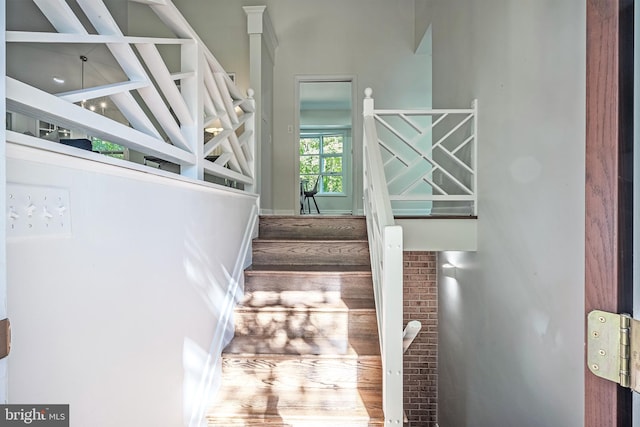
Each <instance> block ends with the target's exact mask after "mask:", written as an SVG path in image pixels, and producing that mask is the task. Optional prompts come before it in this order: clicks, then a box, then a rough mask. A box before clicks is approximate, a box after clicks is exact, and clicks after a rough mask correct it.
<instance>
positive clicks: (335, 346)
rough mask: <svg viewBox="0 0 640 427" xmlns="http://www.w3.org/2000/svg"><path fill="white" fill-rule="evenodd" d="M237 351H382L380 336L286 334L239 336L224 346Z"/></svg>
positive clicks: (331, 352) (356, 353) (373, 353)
mask: <svg viewBox="0 0 640 427" xmlns="http://www.w3.org/2000/svg"><path fill="white" fill-rule="evenodd" d="M229 353H235V354H243V355H255V354H261V355H262V354H282V355H296V356H298V355H302V354H308V355H339V356H343V355H350V356H354V357H356V356H363V355H368V356H375V355H379V354H380V346H379V344H378V339H377V338H376V339H371V338H360V337H351V338H349V339H344V338H341V337H336V338H327V337H311V338H304V337H302V338H298V337H296V338H289V337H287V336H286V334H281V335H279V336H276V337H268V336H266V337H265V336H256V335H251V336H249V335H240V336H236V337H234V338H233V339H232V340H231V342H230V343H229V345H228V346H227V347H226V348H225V349H224V351H223V355H226V354H229Z"/></svg>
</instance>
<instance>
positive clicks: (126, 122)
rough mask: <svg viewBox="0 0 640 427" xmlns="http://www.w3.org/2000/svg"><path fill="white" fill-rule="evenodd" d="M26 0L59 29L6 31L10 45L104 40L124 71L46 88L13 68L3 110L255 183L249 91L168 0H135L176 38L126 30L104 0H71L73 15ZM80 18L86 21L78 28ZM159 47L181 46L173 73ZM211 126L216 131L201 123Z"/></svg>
mask: <svg viewBox="0 0 640 427" xmlns="http://www.w3.org/2000/svg"><path fill="white" fill-rule="evenodd" d="M25 1H26V0H25ZM33 1H34V3H35V4H36V5H37V6H38V8H39V9H40V11H41V12H42V14H43V15H44V16H45V17H46V18H47V19H48V21H49V22H50V23H51V25H52V26H53V28H54V29H55V30H56V32H30V31H8V32H7V33H6V40H7V43H44V44H50V45H54V44H55V45H59V46H62V45H67V46H72V45H83V44H84V45H87V46H88V47H89V48H92V47H93V46H94V45H102V46H105V47H106V49H108V51H109V52H110V54H111V55H112V57H113V60H114V66H115V67H119V68H120V70H121V72H122V74H123V75H124V76H125V79H124V80H122V81H108V82H106V83H105V84H102V85H100V86H97V87H77V88H73V89H72V90H70V91H66V92H64V93H49V92H46V91H44V90H42V89H40V88H38V87H36V85H35V83H33V82H27V81H20V80H18V79H19V78H20V76H14V78H12V77H9V76H7V77H6V79H5V81H6V88H7V90H6V94H7V95H6V96H7V110H8V111H10V112H15V113H20V114H23V115H25V116H28V117H31V118H33V119H36V120H43V121H46V122H48V123H53V124H55V125H57V126H60V127H62V128H66V129H72V130H73V131H75V132H76V133H79V134H83V133H84V134H85V135H89V136H92V137H97V138H100V139H103V140H106V141H109V142H113V143H116V144H119V145H122V146H124V147H126V148H129V149H132V150H135V151H137V152H140V153H142V155H144V156H147V157H151V158H152V161H154V162H156V161H157V160H161V161H165V162H170V163H172V164H174V165H177V166H179V168H180V173H181V174H182V175H184V176H187V177H190V178H194V179H200V180H201V179H203V178H204V175H205V173H206V174H209V175H210V176H213V177H217V178H219V179H221V180H226V181H228V182H233V183H234V185H236V184H239V185H241V186H242V187H243V188H244V189H245V190H247V191H252V190H253V183H254V176H255V166H256V165H255V159H254V153H255V147H254V145H255V138H256V136H255V135H254V128H255V126H254V120H255V117H254V111H255V103H254V100H253V98H252V91H251V90H249V94H248V96H244V95H242V93H241V92H240V90H239V89H238V88H237V87H236V86H235V84H234V83H233V82H232V81H231V79H230V78H229V77H228V75H227V73H226V72H225V71H224V69H223V68H222V66H221V65H220V64H219V62H218V61H217V60H216V58H215V57H214V56H213V54H212V53H211V52H210V51H209V49H207V47H206V46H205V45H204V43H203V42H202V40H201V39H200V38H199V37H198V36H197V34H196V33H195V31H194V30H193V28H191V26H190V25H189V24H188V23H187V21H186V20H185V19H184V17H183V16H182V15H181V13H180V12H179V10H178V9H177V8H176V7H175V5H174V4H173V3H172V2H171V0H136V1H137V2H138V3H143V4H147V5H148V6H149V7H150V8H151V9H152V10H153V11H154V12H155V13H156V14H157V15H158V16H159V17H160V19H161V20H162V21H163V22H164V23H165V25H166V26H167V27H168V28H169V29H170V30H171V31H172V32H173V33H174V34H175V37H174V38H152V37H130V36H126V35H124V34H123V33H122V31H121V30H120V28H119V27H118V25H117V23H116V21H115V20H114V18H113V17H112V15H111V13H110V12H109V10H108V9H107V7H106V6H105V4H104V2H103V1H102V0H77V3H78V6H79V7H80V9H81V10H82V14H83V15H84V17H80V16H77V15H76V13H75V12H74V10H73V9H72V8H71V7H70V6H69V5H68V3H67V2H66V1H65V0H33ZM3 3H4V2H3ZM85 17H86V19H88V21H89V23H90V24H91V27H93V28H91V29H87V28H85V25H84V24H83V22H85V20H86V19H85ZM161 46H174V47H177V48H178V49H179V50H180V70H179V71H178V72H171V71H170V69H171V67H170V66H169V65H168V64H167V60H166V59H165V57H164V56H163V55H162V54H161V52H162V49H159V47H161ZM136 52H137V53H136ZM89 60H91V58H89ZM8 61H11V58H10V57H9V58H8ZM49 65H50V64H49V61H41V62H40V63H38V64H31V66H34V67H36V66H37V67H39V68H40V69H41V72H42V73H45V74H46V73H47V70H46V67H47V66H49ZM147 70H148V71H147ZM50 74H51V73H49V75H50ZM103 77H104V76H103ZM96 99H108V100H110V102H111V103H112V104H113V105H115V107H116V108H117V110H118V113H119V115H120V116H121V117H122V118H123V119H122V120H118V121H116V120H113V119H111V118H109V117H106V116H104V115H101V114H99V111H100V109H99V108H98V109H96V111H91V110H89V109H88V108H84V107H85V106H87V105H88V104H89V103H91V102H92V100H96ZM210 128H215V129H216V130H215V132H214V133H207V132H206V131H205V129H210ZM207 137H208V138H207ZM7 140H9V141H11V142H15V143H19V144H25V145H34V146H39V147H40V148H46V149H50V150H54V151H55V150H56V149H57V148H56V147H57V144H53V143H50V142H46V141H42V140H40V139H38V138H35V137H33V136H28V135H24V134H22V133H19V132H13V131H11V130H9V131H8V132H7ZM61 152H65V153H67V154H68V153H69V151H68V149H67V150H61Z"/></svg>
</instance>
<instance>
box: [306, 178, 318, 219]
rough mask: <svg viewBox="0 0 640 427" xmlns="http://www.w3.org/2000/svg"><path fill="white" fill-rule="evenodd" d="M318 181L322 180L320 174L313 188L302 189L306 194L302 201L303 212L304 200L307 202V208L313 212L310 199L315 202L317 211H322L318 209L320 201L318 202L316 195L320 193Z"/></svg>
mask: <svg viewBox="0 0 640 427" xmlns="http://www.w3.org/2000/svg"><path fill="white" fill-rule="evenodd" d="M318 182H320V176H318V178H316V183H315V184H314V185H313V188H312V189H311V190H307V189H306V188H305V189H304V190H303V191H302V194H303V195H304V200H303V201H302V212H303V213H304V202H305V201H306V202H307V210H308V211H309V213H311V204H310V203H309V199H310V198H311V199H313V204H314V205H316V211H317V212H318V213H320V209H318V202H316V198H315V197H314V196H315V195H316V194H318Z"/></svg>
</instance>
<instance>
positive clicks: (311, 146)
mask: <svg viewBox="0 0 640 427" xmlns="http://www.w3.org/2000/svg"><path fill="white" fill-rule="evenodd" d="M319 153H320V138H318V137H316V138H300V154H319Z"/></svg>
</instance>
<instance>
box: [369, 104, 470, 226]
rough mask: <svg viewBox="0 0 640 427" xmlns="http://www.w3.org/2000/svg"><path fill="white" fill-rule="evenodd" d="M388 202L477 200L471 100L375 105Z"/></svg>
mask: <svg viewBox="0 0 640 427" xmlns="http://www.w3.org/2000/svg"><path fill="white" fill-rule="evenodd" d="M374 117H375V120H376V129H377V135H378V143H379V146H380V150H381V156H382V159H383V165H384V171H385V175H386V180H387V185H388V188H389V197H390V199H391V200H392V201H405V202H410V201H431V202H433V201H450V202H467V203H469V204H470V205H471V210H472V211H473V213H474V214H475V212H476V210H475V205H476V201H477V194H476V193H477V192H476V188H477V141H476V134H477V129H476V117H477V103H476V101H474V103H473V106H472V108H470V109H460V110H443V109H440V110H381V109H379V110H375V111H374Z"/></svg>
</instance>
